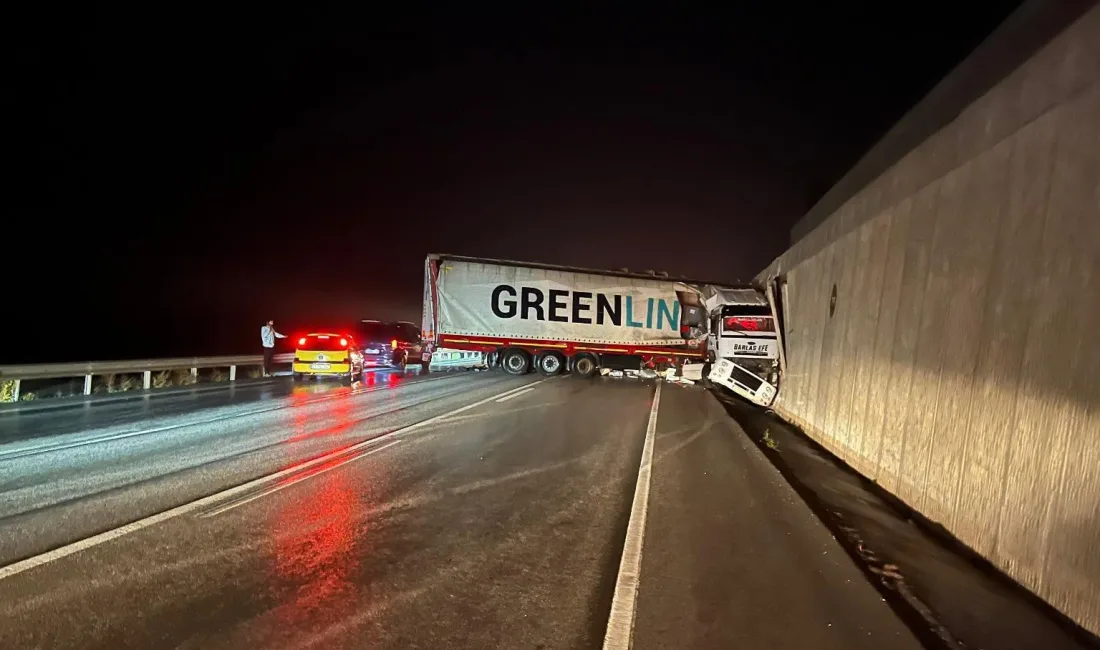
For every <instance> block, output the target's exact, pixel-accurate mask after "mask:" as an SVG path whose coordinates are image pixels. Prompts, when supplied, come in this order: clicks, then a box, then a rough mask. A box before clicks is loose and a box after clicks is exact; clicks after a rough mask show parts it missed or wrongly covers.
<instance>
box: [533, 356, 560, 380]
mask: <svg viewBox="0 0 1100 650" xmlns="http://www.w3.org/2000/svg"><path fill="white" fill-rule="evenodd" d="M564 366H565V359H563V358H562V356H561V355H560V354H558V353H557V352H540V353H539V356H538V357H536V358H535V368H536V369H537V370H538V371H539V374H540V375H542V376H543V377H553V376H554V375H556V374H558V373H559V372H561V369H562V368H563V367H564Z"/></svg>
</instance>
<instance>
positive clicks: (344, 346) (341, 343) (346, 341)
mask: <svg viewBox="0 0 1100 650" xmlns="http://www.w3.org/2000/svg"><path fill="white" fill-rule="evenodd" d="M340 347H343V348H346V347H348V340H347V339H340Z"/></svg>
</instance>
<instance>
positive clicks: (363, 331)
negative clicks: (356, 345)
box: [358, 321, 419, 342]
mask: <svg viewBox="0 0 1100 650" xmlns="http://www.w3.org/2000/svg"><path fill="white" fill-rule="evenodd" d="M416 330H417V328H416V327H415V326H413V325H409V324H407V323H381V322H377V321H371V322H365V323H360V324H359V334H358V337H359V340H361V341H383V342H388V341H392V340H393V339H397V340H398V341H405V342H417V339H418V338H419V337H418V336H417V331H416Z"/></svg>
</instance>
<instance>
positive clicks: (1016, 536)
mask: <svg viewBox="0 0 1100 650" xmlns="http://www.w3.org/2000/svg"><path fill="white" fill-rule="evenodd" d="M777 277H784V278H785V279H786V282H787V291H786V295H787V303H786V304H785V305H784V308H785V311H786V323H785V335H786V345H787V368H786V372H785V375H784V377H783V381H782V387H781V389H780V394H779V399H778V403H777V406H778V409H779V411H780V412H781V413H782V414H784V415H785V416H786V417H788V418H789V419H791V420H792V421H794V422H795V423H796V424H798V425H800V426H801V427H802V428H803V429H804V430H805V431H806V432H807V433H808V434H809V435H811V436H813V437H814V438H815V439H816V440H818V441H819V442H820V443H822V444H823V445H824V446H826V447H827V448H829V449H830V450H831V451H833V452H834V453H835V454H837V455H838V456H840V457H841V458H843V459H844V460H845V461H846V462H848V463H849V464H850V465H852V466H853V467H854V468H855V469H857V470H858V471H860V472H861V473H863V474H864V475H866V476H867V477H869V478H871V479H874V480H875V481H877V482H878V483H879V484H881V485H882V486H883V487H885V488H886V489H888V490H889V491H891V492H892V493H894V494H896V495H897V496H898V497H900V498H901V499H902V500H904V501H905V502H907V503H908V504H909V505H911V506H913V507H914V508H915V509H917V510H918V511H920V512H921V513H923V514H924V515H926V516H927V517H929V518H930V519H932V520H934V521H937V522H939V523H941V524H942V525H944V526H945V527H946V528H947V529H948V530H949V531H951V532H952V533H953V534H954V535H956V536H957V537H958V538H959V539H961V540H962V541H963V542H965V543H966V544H968V545H969V546H971V547H972V548H973V549H975V550H976V551H977V552H979V553H980V554H982V555H983V556H985V557H986V558H988V559H990V560H991V561H992V562H993V563H994V564H996V565H997V566H999V567H1001V568H1002V569H1003V570H1004V571H1005V572H1007V573H1008V574H1009V575H1010V576H1012V577H1014V578H1015V579H1017V580H1019V581H1020V582H1021V583H1022V584H1024V585H1025V586H1027V587H1028V588H1030V589H1032V590H1033V591H1035V592H1036V593H1037V594H1039V595H1040V596H1042V597H1043V598H1044V599H1046V600H1047V601H1048V602H1050V603H1051V604H1052V605H1054V606H1055V607H1057V608H1058V609H1060V610H1061V611H1063V612H1065V613H1066V614H1067V615H1069V616H1070V617H1071V618H1073V619H1075V620H1076V621H1078V622H1080V623H1081V624H1082V625H1083V626H1084V627H1086V628H1088V629H1090V630H1092V631H1093V632H1096V633H1100V7H1095V8H1093V9H1091V10H1089V11H1088V12H1087V13H1085V14H1084V15H1083V16H1082V17H1081V18H1080V19H1079V20H1077V21H1076V22H1075V23H1074V24H1073V25H1072V26H1070V27H1069V28H1068V29H1066V30H1065V31H1064V32H1062V33H1061V34H1060V35H1059V36H1058V37H1056V38H1055V39H1054V40H1053V41H1051V42H1050V43H1049V44H1048V45H1047V46H1045V47H1044V48H1043V49H1042V50H1040V51H1039V52H1038V53H1036V54H1035V55H1034V56H1032V57H1031V58H1030V59H1029V60H1028V61H1027V62H1026V63H1024V64H1023V65H1022V66H1021V67H1020V68H1019V69H1017V70H1016V71H1015V72H1013V73H1012V74H1011V75H1009V76H1008V77H1007V78H1005V79H1004V80H1003V81H1002V82H1001V83H1000V84H998V85H997V86H995V87H994V88H992V89H991V90H990V91H989V92H988V93H987V94H986V95H984V96H983V97H981V98H980V99H979V100H977V101H975V102H974V103H973V104H971V105H970V106H969V107H968V108H966V110H964V111H963V112H962V113H961V114H960V115H959V116H958V117H957V118H956V119H955V120H954V121H953V122H951V123H950V124H948V125H947V126H946V127H944V128H943V129H942V130H940V131H939V132H938V133H936V134H935V135H934V136H932V137H931V138H929V139H928V140H927V141H925V142H924V143H923V144H922V145H921V146H919V147H917V148H916V149H915V150H913V151H912V152H911V153H910V154H909V155H907V156H905V157H904V158H902V159H901V160H900V161H899V162H898V163H896V164H895V165H893V166H892V167H891V168H890V169H889V170H887V171H886V172H885V173H883V174H882V175H881V176H880V177H878V179H877V180H876V181H875V182H873V183H872V184H871V185H868V186H867V187H865V188H864V189H863V190H862V191H861V192H859V193H858V194H856V195H855V196H854V197H852V198H851V199H850V200H849V201H848V202H847V203H845V204H844V205H843V206H842V207H841V208H840V209H838V210H837V211H836V212H835V213H834V214H832V215H831V216H830V217H829V218H828V219H827V220H826V221H824V222H823V223H822V224H821V225H820V226H819V227H818V228H816V229H815V230H814V231H813V232H811V233H810V234H809V235H807V236H806V237H805V238H803V239H802V240H801V241H799V242H798V243H797V244H795V246H793V247H792V249H791V250H789V251H787V253H785V254H784V255H783V256H781V257H780V258H779V259H777V260H776V261H775V262H774V263H773V264H772V265H771V267H769V268H768V269H767V270H766V271H764V272H763V273H762V274H761V276H759V278H758V279H759V280H761V281H765V282H768V281H772V280H774V279H775V278H777ZM834 287H835V296H836V298H835V303H834V302H833V299H832V298H833V295H834V293H833V292H834Z"/></svg>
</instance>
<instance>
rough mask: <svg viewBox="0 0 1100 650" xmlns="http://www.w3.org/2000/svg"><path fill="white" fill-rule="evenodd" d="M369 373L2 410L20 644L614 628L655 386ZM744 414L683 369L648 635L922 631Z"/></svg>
mask: <svg viewBox="0 0 1100 650" xmlns="http://www.w3.org/2000/svg"><path fill="white" fill-rule="evenodd" d="M368 377H369V376H368ZM370 381H371V382H372V383H371V384H370V385H368V383H367V382H366V381H365V382H363V383H360V384H357V385H355V386H352V387H350V388H347V387H342V386H338V385H335V384H333V385H327V384H319V385H312V384H310V385H299V386H294V385H292V384H291V383H290V382H289V381H287V382H277V383H276V384H272V385H267V386H266V387H260V386H256V387H254V388H253V389H250V390H251V391H252V392H249V391H242V393H241V395H239V396H236V397H230V396H228V395H225V394H213V393H203V394H194V395H191V396H190V397H188V396H186V395H184V396H163V397H160V398H157V399H154V400H150V401H148V402H145V403H142V404H131V403H118V404H111V405H108V404H104V405H97V406H94V407H90V408H86V409H81V410H80V412H79V413H74V412H72V411H71V410H70V409H62V410H58V411H38V412H34V413H26V414H21V416H20V420H19V422H18V424H16V421H15V420H14V419H11V418H6V417H0V567H5V566H6V567H7V568H0V603H2V604H3V606H2V608H0V647H3V648H38V647H41V648H269V647H270V648H311V647H325V648H600V647H601V645H602V643H603V641H604V634H605V631H606V628H607V620H608V613H609V611H610V607H611V600H612V596H613V593H614V590H615V585H616V578H617V575H618V570H619V564H620V558H621V556H622V553H623V542H624V536H625V531H626V528H627V522H628V519H629V517H630V512H631V506H632V503H633V500H634V493H635V484H636V481H637V478H638V473H639V472H638V467H639V461H640V459H641V457H642V449H643V445H644V442H645V438H646V429H647V423H648V422H649V416H650V409H651V405H652V402H653V398H654V392H655V385H654V384H652V383H643V382H640V381H637V380H610V379H604V380H595V381H580V380H574V379H571V378H554V379H549V380H543V379H542V378H540V377H538V376H534V375H532V376H528V377H518V378H517V377H509V376H506V375H502V374H496V373H454V374H438V375H427V376H406V375H403V374H400V373H376V376H375V377H374V378H373V379H372V380H370ZM235 390H240V389H235ZM509 391H511V392H509ZM158 400H169V401H165V402H158ZM143 409H144V410H143ZM5 415H8V414H5ZM24 417H25V419H23V418H24ZM410 427H413V428H410ZM737 427H738V425H737V424H736V423H735V422H734V421H733V420H732V419H730V418H729V417H728V416H727V415H726V414H725V412H724V410H723V409H722V408H721V407H720V406H719V405H718V404H717V403H716V402H715V401H714V400H713V398H712V397H711V396H710V395H709V394H708V393H706V392H705V391H703V390H702V389H700V388H692V387H680V386H672V385H664V386H662V396H661V399H660V403H659V409H658V412H657V420H656V428H655V430H654V439H653V445H654V447H653V451H654V455H653V466H652V482H651V490H650V492H649V500H648V505H649V510H648V518H647V520H646V525H645V538H644V545H643V550H642V560H641V573H640V576H639V582H638V584H639V587H638V592H637V600H636V615H635V625H634V639H633V647H634V648H640V649H648V648H731V647H754V648H916V647H919V645H918V644H917V642H916V641H915V640H914V637H913V636H912V635H911V634H910V633H909V631H908V629H907V628H905V626H904V625H903V624H902V623H901V622H900V621H899V620H898V619H897V618H896V617H895V616H894V614H893V613H892V611H891V610H890V609H889V608H888V607H887V605H886V603H885V602H883V601H882V599H881V598H880V597H879V595H878V593H877V592H876V591H875V590H874V589H873V588H872V587H871V586H870V585H869V584H868V583H867V582H866V580H865V579H864V578H863V576H862V574H861V573H860V571H859V570H858V569H857V568H856V566H855V565H854V564H852V563H851V561H850V560H849V559H848V558H847V556H846V555H845V554H844V552H843V551H842V549H841V548H840V547H839V545H838V544H837V543H836V541H835V540H834V539H833V538H832V537H831V535H830V534H829V533H828V531H827V530H826V529H825V528H824V527H823V526H822V525H821V524H820V522H819V521H818V520H817V519H815V518H814V516H813V515H812V514H811V512H810V511H809V509H808V508H807V507H806V506H805V505H804V504H803V503H802V502H801V501H800V500H799V499H798V497H797V496H796V495H795V493H794V491H793V490H792V489H791V488H790V486H789V485H788V484H787V483H785V482H784V481H783V479H782V478H781V477H780V475H779V474H778V472H777V471H776V470H775V469H774V468H773V467H772V466H771V465H770V464H769V463H768V462H767V460H766V459H765V458H764V457H763V455H762V453H761V452H760V451H759V450H758V449H757V448H756V447H755V446H753V445H752V444H751V442H750V441H748V439H747V438H746V437H745V436H744V435H743V433H742V432H741V431H740V430H739V429H738V428H737ZM43 432H45V433H43ZM13 567H14V569H13ZM16 569H18V572H16Z"/></svg>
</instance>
